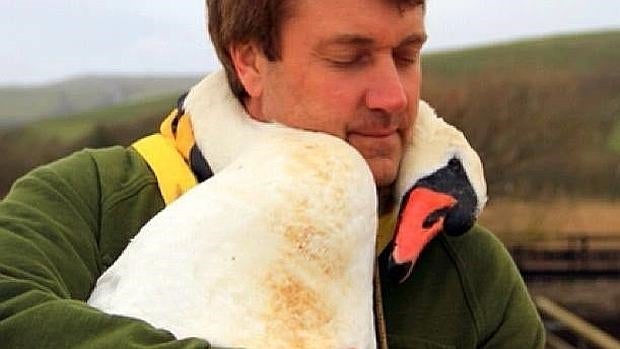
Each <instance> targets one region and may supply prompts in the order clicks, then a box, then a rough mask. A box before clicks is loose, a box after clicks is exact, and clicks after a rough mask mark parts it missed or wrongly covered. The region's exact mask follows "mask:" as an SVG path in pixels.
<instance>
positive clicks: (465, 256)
mask: <svg viewBox="0 0 620 349" xmlns="http://www.w3.org/2000/svg"><path fill="white" fill-rule="evenodd" d="M207 6H208V11H209V29H210V33H211V37H212V40H213V42H214V44H215V47H216V49H217V52H218V55H219V57H220V59H221V60H222V62H223V65H224V67H225V69H226V73H227V76H228V79H229V83H230V86H231V88H232V90H233V92H234V93H235V94H236V96H237V97H238V99H239V101H240V103H241V104H242V105H243V107H245V109H246V111H247V112H248V113H249V114H250V115H251V116H252V117H253V118H255V119H257V120H261V121H277V122H280V123H283V124H286V125H289V126H292V127H297V128H302V129H308V130H316V131H321V132H326V133H329V134H332V135H335V136H337V137H340V138H342V139H345V140H346V141H347V142H349V143H350V144H351V145H352V146H353V147H355V148H356V149H357V150H358V151H359V152H360V153H361V154H362V155H363V157H364V158H365V159H366V161H367V163H368V165H369V167H370V169H371V171H372V174H373V176H374V179H375V182H376V184H377V186H378V187H379V188H380V189H379V191H380V193H389V192H390V190H391V184H392V183H393V182H394V180H395V179H396V176H397V174H398V169H399V165H400V159H401V156H402V152H403V146H404V143H405V141H406V139H408V137H415V135H411V134H409V133H408V130H409V129H410V126H411V124H412V123H413V122H414V120H415V115H416V111H417V106H418V101H419V91H420V90H419V89H420V81H421V75H420V50H421V47H422V44H423V43H424V41H425V38H426V33H425V29H424V14H425V7H424V2H423V1H421V0H418V1H411V0H409V1H404V0H403V1H399V0H288V1H287V0H280V1H276V0H207ZM177 127H179V128H180V127H182V125H176V124H175V126H174V127H173V128H177ZM185 155H186V158H187V160H188V162H190V165H192V167H191V168H192V169H193V170H194V175H196V177H198V178H201V177H204V176H201V175H200V173H198V172H200V171H199V170H197V169H196V166H193V165H194V160H195V159H194V156H192V154H191V152H190V151H187V152H185ZM206 161H207V163H208V162H209V159H208V158H207V159H206ZM199 162H200V161H199ZM198 167H200V166H198ZM203 167H204V166H203ZM381 197H385V198H389V194H388V195H381ZM164 199H165V195H164V193H163V192H161V191H160V188H159V187H158V178H156V176H155V175H154V174H153V172H152V171H151V168H149V166H148V165H147V164H146V162H145V160H144V159H143V158H142V156H141V155H139V154H138V153H137V152H136V151H135V150H134V149H132V148H127V149H122V148H119V147H115V148H111V149H105V150H98V151H84V152H80V153H77V154H74V155H72V156H70V157H69V158H66V159H63V160H60V161H58V162H56V163H54V164H51V165H48V166H44V167H42V168H39V169H37V170H35V171H34V172H32V173H30V174H29V175H27V176H26V177H24V178H22V179H21V180H19V181H18V182H17V183H16V184H15V186H14V187H13V189H12V191H11V193H10V194H9V195H8V196H7V198H6V199H5V200H4V201H3V202H2V203H1V204H0V343H3V347H7V348H44V347H48V348H69V347H85V348H97V347H102V348H137V347H141V348H145V347H153V348H155V347H157V348H204V347H207V346H208V343H207V342H205V341H203V340H198V339H189V340H183V341H178V340H176V339H175V338H174V337H173V336H172V335H170V334H169V333H167V332H165V331H161V330H157V329H154V328H153V327H151V326H149V325H148V324H146V323H144V322H142V321H138V320H135V319H129V318H122V317H116V316H110V315H106V314H103V313H101V312H99V311H97V310H95V309H93V308H90V307H89V306H87V305H86V304H85V303H84V302H83V301H84V300H85V299H87V298H88V296H89V293H90V291H91V289H92V287H93V285H94V282H95V280H96V279H97V278H98V277H99V275H100V274H101V273H102V271H103V270H104V269H105V268H107V267H108V266H109V265H111V264H112V263H113V262H114V260H115V259H116V258H117V257H118V255H119V254H120V253H121V252H122V250H123V249H124V247H125V246H126V245H127V243H128V241H129V240H130V239H131V237H132V236H133V235H135V234H136V232H137V231H138V230H139V228H140V227H141V226H142V225H144V223H145V222H147V221H148V220H149V219H150V218H151V217H152V216H153V215H154V214H155V213H157V212H158V211H159V210H161V209H162V208H163V206H164ZM388 201H389V200H386V204H385V205H383V207H389V202H388ZM381 291H382V292H381V293H382V298H383V300H382V302H383V304H382V306H381V309H382V310H383V314H384V319H380V321H379V323H380V326H379V327H384V329H383V330H382V331H384V332H387V341H388V342H389V346H390V348H478V347H480V348H542V346H543V341H544V335H543V329H542V327H541V323H540V319H539V318H538V316H537V314H536V311H535V308H534V307H533V305H532V302H531V300H530V299H529V296H528V295H527V291H526V289H525V286H524V284H523V281H522V280H521V278H520V276H519V275H518V272H517V270H516V268H515V267H514V264H513V263H512V261H511V260H510V257H509V256H508V254H507V253H506V251H505V250H504V249H503V248H502V247H501V244H500V243H499V242H498V241H497V240H496V239H494V238H493V237H492V236H491V235H490V234H489V233H487V232H486V231H484V230H483V229H481V228H479V227H475V228H474V229H472V231H470V232H468V233H466V234H465V235H464V236H463V237H459V238H448V237H445V236H439V237H438V238H437V239H435V240H433V241H432V242H431V243H430V244H429V245H428V246H427V247H426V249H425V251H424V253H423V255H422V256H420V258H419V260H418V261H417V264H416V266H415V268H414V270H413V273H412V275H411V277H410V278H409V279H408V280H407V281H406V282H404V283H402V284H400V285H394V284H391V283H389V282H387V281H386V280H384V279H383V278H382V280H381ZM239 331H243V329H242V328H240V329H239ZM379 337H381V336H379Z"/></svg>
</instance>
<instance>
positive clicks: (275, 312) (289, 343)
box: [265, 270, 332, 349]
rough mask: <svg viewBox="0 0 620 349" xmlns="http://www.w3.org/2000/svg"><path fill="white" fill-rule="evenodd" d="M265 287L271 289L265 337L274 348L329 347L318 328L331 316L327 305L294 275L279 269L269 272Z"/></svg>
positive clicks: (328, 341) (323, 331)
mask: <svg viewBox="0 0 620 349" xmlns="http://www.w3.org/2000/svg"><path fill="white" fill-rule="evenodd" d="M266 286H267V287H268V288H269V289H271V290H272V293H271V297H270V299H269V304H270V306H269V308H268V313H267V314H265V316H266V317H267V319H268V321H266V323H267V328H266V338H269V340H274V339H278V340H277V342H272V343H271V344H272V345H273V347H274V348H297V349H306V348H329V347H331V346H332V343H331V340H330V339H329V338H330V336H329V334H327V333H325V332H326V331H325V330H321V329H322V328H323V327H325V326H326V324H328V323H329V321H330V320H331V319H332V314H331V313H330V311H329V309H330V308H331V307H329V305H328V304H325V302H324V301H323V300H322V299H321V297H320V296H319V295H318V294H317V293H316V292H315V291H313V290H312V288H311V287H308V285H305V284H304V283H303V282H302V281H301V280H300V279H299V278H297V277H295V276H294V275H292V274H290V273H287V272H285V271H284V270H280V273H271V274H270V275H269V276H268V277H267V279H266ZM317 333H318V334H319V335H318V336H317Z"/></svg>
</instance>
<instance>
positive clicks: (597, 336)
mask: <svg viewBox="0 0 620 349" xmlns="http://www.w3.org/2000/svg"><path fill="white" fill-rule="evenodd" d="M534 302H535V303H536V306H537V307H538V310H539V311H540V314H541V315H542V316H543V318H545V319H549V320H552V321H555V322H557V323H559V324H560V325H562V326H563V327H564V328H565V329H567V330H569V331H570V332H572V333H574V334H575V335H576V336H578V337H579V338H580V339H582V340H583V341H585V342H587V343H589V344H592V345H594V346H595V347H596V348H601V349H620V342H619V341H618V340H616V339H615V338H613V337H612V336H610V335H609V334H607V333H605V332H604V331H603V330H601V329H599V328H597V327H596V326H594V325H592V324H590V323H589V322H587V321H586V320H584V319H582V318H580V317H579V316H577V315H575V314H573V313H571V312H570V311H568V310H566V309H564V308H563V307H561V306H560V305H558V304H556V303H554V302H553V301H551V300H550V299H548V298H546V297H542V296H538V297H534ZM547 347H550V348H557V349H568V348H574V347H573V346H571V345H570V344H568V343H567V342H565V341H564V340H562V339H561V338H559V337H557V336H555V334H553V333H552V332H551V333H549V334H548V336H547Z"/></svg>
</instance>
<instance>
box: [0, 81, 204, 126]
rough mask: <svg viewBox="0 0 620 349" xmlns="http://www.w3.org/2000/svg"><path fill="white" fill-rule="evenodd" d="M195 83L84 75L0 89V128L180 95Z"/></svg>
mask: <svg viewBox="0 0 620 349" xmlns="http://www.w3.org/2000/svg"><path fill="white" fill-rule="evenodd" d="M196 81H198V77H196V76H187V77H155V76H153V77H139V76H136V77H130V76H126V77H122V76H118V77H114V76H84V77H80V78H75V79H70V80H67V81H63V82H60V83H56V84H50V85H43V86H36V87H0V106H2V108H0V128H1V127H3V126H4V127H8V126H11V125H18V124H23V123H24V122H29V121H33V120H37V119H41V118H49V117H59V116H64V115H69V114H74V113H79V112H82V111H86V110H92V109H95V108H104V107H108V106H112V105H119V104H123V103H128V102H137V101H141V100H144V99H149V98H154V97H157V96H162V95H167V94H171V93H182V92H183V91H185V90H187V88H188V87H190V86H192V85H193V84H194V83H195V82H196Z"/></svg>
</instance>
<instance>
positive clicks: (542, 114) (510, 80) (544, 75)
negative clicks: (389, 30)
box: [423, 31, 620, 199]
mask: <svg viewBox="0 0 620 349" xmlns="http://www.w3.org/2000/svg"><path fill="white" fill-rule="evenodd" d="M619 47H620V31H611V32H603V33H590V34H580V35H577V34H575V35H563V36H558V37H551V38H542V39H537V40H528V41H522V42H516V43H508V44H502V45H496V46H490V47H481V48H474V49H469V50H462V51H456V52H445V53H437V54H430V55H427V56H425V57H424V58H423V72H424V83H423V96H424V98H425V99H427V100H429V101H430V102H431V104H433V105H434V106H435V107H436V108H437V110H438V112H439V113H440V115H443V116H444V117H445V118H446V119H448V120H449V121H450V122H452V123H454V124H456V125H458V126H459V127H460V128H461V129H463V130H464V132H465V134H466V135H467V136H468V138H469V139H470V141H471V142H472V144H473V145H474V146H475V147H476V148H477V149H478V150H479V151H480V153H481V155H482V157H483V160H484V163H485V169H486V173H487V178H488V182H489V187H490V192H491V194H492V195H495V196H498V195H499V196H513V197H514V196H517V197H528V198H531V197H537V198H541V199H544V198H550V197H558V196H560V197H563V196H564V197H575V196H580V197H583V196H586V197H599V198H615V199H618V198H620V64H618V62H620V49H618V48H619Z"/></svg>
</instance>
